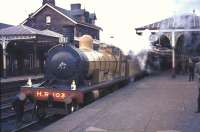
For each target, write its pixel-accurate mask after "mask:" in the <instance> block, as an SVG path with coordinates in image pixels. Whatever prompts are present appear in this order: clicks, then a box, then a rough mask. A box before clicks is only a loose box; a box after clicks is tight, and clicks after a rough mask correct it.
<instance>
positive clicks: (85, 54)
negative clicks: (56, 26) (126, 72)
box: [46, 35, 122, 88]
mask: <svg viewBox="0 0 200 132" xmlns="http://www.w3.org/2000/svg"><path fill="white" fill-rule="evenodd" d="M120 57H121V58H122V54H120V53H119V52H117V53H115V54H114V53H113V52H112V48H109V47H101V48H100V49H99V51H95V50H93V42H92V38H91V37H90V36H88V35H85V36H83V37H81V38H80V44H79V49H77V48H75V47H73V46H65V45H57V46H55V47H53V48H52V49H50V50H49V53H48V59H47V66H46V78H47V79H48V80H53V81H54V80H55V81H57V82H58V83H59V84H60V83H61V81H62V82H64V83H65V84H66V85H67V84H70V82H72V81H73V80H74V81H75V82H76V84H77V85H84V83H85V82H88V83H90V84H96V83H99V82H102V81H104V80H107V79H112V78H113V75H114V74H117V73H119V61H120ZM66 87H67V86H66ZM67 88H69V87H67Z"/></svg>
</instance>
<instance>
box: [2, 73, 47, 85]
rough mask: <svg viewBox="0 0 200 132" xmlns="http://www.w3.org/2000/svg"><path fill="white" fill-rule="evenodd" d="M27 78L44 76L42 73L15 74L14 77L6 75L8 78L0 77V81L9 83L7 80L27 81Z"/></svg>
mask: <svg viewBox="0 0 200 132" xmlns="http://www.w3.org/2000/svg"><path fill="white" fill-rule="evenodd" d="M29 78H31V79H33V80H35V79H42V78H44V75H43V74H39V75H29V76H16V77H8V78H0V82H1V83H9V82H17V81H27V80H28V79H29Z"/></svg>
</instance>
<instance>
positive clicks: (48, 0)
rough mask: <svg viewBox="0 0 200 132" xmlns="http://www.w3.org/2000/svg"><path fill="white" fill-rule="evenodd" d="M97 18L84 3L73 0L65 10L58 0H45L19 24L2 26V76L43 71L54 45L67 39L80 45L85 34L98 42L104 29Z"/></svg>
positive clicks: (0, 51) (0, 49)
mask: <svg viewBox="0 0 200 132" xmlns="http://www.w3.org/2000/svg"><path fill="white" fill-rule="evenodd" d="M96 19H97V17H96V14H95V13H90V12H88V11H87V10H85V9H82V8H81V4H71V9H70V10H66V9H63V8H60V7H58V6H56V4H55V0H43V2H42V6H41V7H40V8H39V9H38V10H36V11H35V12H33V13H31V14H29V16H28V18H27V19H26V20H24V21H23V22H22V23H21V24H20V25H18V26H12V27H8V28H3V29H0V44H1V45H0V76H1V77H13V76H21V75H38V74H42V73H43V69H44V64H45V59H46V55H47V52H48V50H49V49H50V48H51V47H53V46H54V45H57V44H59V43H66V42H69V43H71V44H74V45H75V46H76V47H79V45H78V41H79V38H80V37H81V36H82V35H83V34H88V35H91V36H92V37H93V38H94V43H95V44H98V43H99V37H100V36H99V32H100V30H102V29H101V28H100V27H98V26H96V25H95V21H96Z"/></svg>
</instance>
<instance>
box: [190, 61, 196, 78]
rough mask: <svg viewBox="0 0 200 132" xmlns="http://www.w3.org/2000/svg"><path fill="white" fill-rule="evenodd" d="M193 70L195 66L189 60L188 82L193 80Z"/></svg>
mask: <svg viewBox="0 0 200 132" xmlns="http://www.w3.org/2000/svg"><path fill="white" fill-rule="evenodd" d="M194 68H195V64H194V62H193V61H192V59H191V58H189V81H193V80H194Z"/></svg>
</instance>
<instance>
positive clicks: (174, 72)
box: [172, 31, 176, 78]
mask: <svg viewBox="0 0 200 132" xmlns="http://www.w3.org/2000/svg"><path fill="white" fill-rule="evenodd" d="M175 77H176V53H175V32H174V31H173V32H172V78H175Z"/></svg>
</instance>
